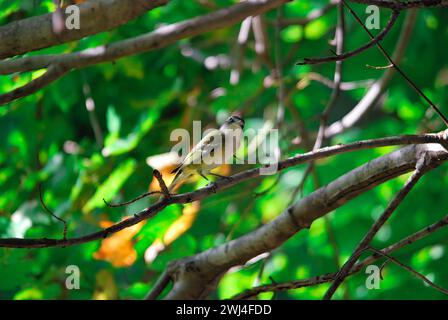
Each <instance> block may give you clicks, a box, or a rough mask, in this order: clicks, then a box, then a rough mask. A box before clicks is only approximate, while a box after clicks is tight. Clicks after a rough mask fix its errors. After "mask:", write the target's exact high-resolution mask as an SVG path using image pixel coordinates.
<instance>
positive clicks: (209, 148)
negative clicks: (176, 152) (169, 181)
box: [182, 129, 224, 166]
mask: <svg viewBox="0 0 448 320" xmlns="http://www.w3.org/2000/svg"><path fill="white" fill-rule="evenodd" d="M223 143H224V136H223V133H222V132H221V131H220V130H218V129H214V130H212V131H210V132H209V133H207V134H206V135H205V137H203V138H202V139H201V141H199V142H198V144H196V145H195V146H194V147H193V149H191V151H190V152H189V153H188V154H187V156H186V157H185V159H184V161H183V162H182V166H184V165H187V164H191V163H193V164H195V163H201V162H202V159H203V158H205V157H207V156H208V155H210V154H211V153H212V152H213V151H214V150H215V149H217V148H220V147H222V144H223Z"/></svg>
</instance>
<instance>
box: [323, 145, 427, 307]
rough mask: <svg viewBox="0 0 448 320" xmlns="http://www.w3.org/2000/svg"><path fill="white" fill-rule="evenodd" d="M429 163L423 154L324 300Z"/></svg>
mask: <svg viewBox="0 0 448 320" xmlns="http://www.w3.org/2000/svg"><path fill="white" fill-rule="evenodd" d="M428 162H429V160H428V158H427V156H426V154H425V153H423V154H421V156H420V158H419V159H418V160H417V163H416V167H415V171H414V172H413V174H412V175H411V176H410V177H409V179H408V180H407V181H406V183H405V184H404V186H403V188H402V189H401V190H400V191H399V192H398V193H397V195H396V196H395V198H394V199H393V200H392V201H391V202H390V204H389V205H388V206H387V208H386V210H384V212H383V214H382V215H381V216H380V217H379V218H378V220H377V221H376V222H375V223H374V224H373V226H372V227H371V228H370V230H369V231H368V232H367V234H366V235H365V236H364V238H363V239H362V240H361V242H360V243H359V244H358V245H357V247H356V249H355V250H354V251H353V253H352V255H351V256H350V258H349V259H348V261H347V262H346V263H345V264H344V266H343V267H342V268H341V270H340V271H339V272H338V274H337V275H336V278H335V279H334V281H333V283H332V284H331V286H330V288H329V289H328V290H327V292H326V293H325V296H324V300H329V299H331V297H332V296H333V294H334V293H335V292H336V290H337V289H338V287H339V286H340V285H341V283H342V282H343V281H344V279H345V277H346V276H347V275H348V273H349V272H350V270H351V268H352V267H353V266H354V265H355V263H356V261H357V260H358V258H359V257H360V255H361V253H362V252H363V251H364V250H366V249H367V248H368V246H369V244H370V242H371V241H372V239H373V237H375V235H376V234H377V232H378V231H379V230H380V229H381V227H382V226H383V225H384V224H385V223H386V222H387V220H388V219H389V218H390V217H391V215H392V213H393V212H394V211H395V209H397V207H398V206H399V205H400V203H401V202H402V201H403V200H404V198H405V197H406V196H407V195H408V193H409V192H410V191H411V190H412V188H413V187H414V186H415V185H416V184H417V182H418V181H419V180H420V178H421V177H422V176H423V175H424V174H425V173H426V172H427V168H426V166H427V164H428Z"/></svg>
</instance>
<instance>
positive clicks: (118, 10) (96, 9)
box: [0, 0, 168, 59]
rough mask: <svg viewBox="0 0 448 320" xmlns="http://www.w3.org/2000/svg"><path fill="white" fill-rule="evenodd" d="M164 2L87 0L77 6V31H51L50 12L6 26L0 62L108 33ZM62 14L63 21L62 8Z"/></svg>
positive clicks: (1, 34) (1, 36)
mask: <svg viewBox="0 0 448 320" xmlns="http://www.w3.org/2000/svg"><path fill="white" fill-rule="evenodd" d="M167 2H168V0H96V1H87V2H84V3H82V4H80V5H79V6H78V7H79V9H80V21H81V28H80V29H79V30H76V29H73V30H68V29H66V28H64V29H63V31H62V32H61V33H59V34H57V33H55V32H54V31H53V22H52V15H53V14H52V13H49V14H45V15H42V16H37V17H31V18H28V19H23V20H20V21H15V22H12V23H9V24H7V25H5V26H3V27H1V28H0V39H2V41H1V42H0V59H3V58H8V57H12V56H14V55H18V54H22V53H26V52H29V51H33V50H38V49H42V48H47V47H51V46H54V45H58V44H61V43H66V42H69V41H73V40H79V39H81V38H84V37H86V36H89V35H92V34H97V33H100V32H103V31H107V30H111V29H113V28H116V27H118V26H120V25H123V24H125V23H127V22H128V21H130V20H132V19H135V18H136V17H138V16H140V15H142V14H144V13H145V12H147V11H149V10H151V9H154V8H156V7H159V6H161V5H164V4H166V3H167ZM62 13H63V16H64V18H65V17H66V15H65V12H64V9H62ZM30 31H32V32H30Z"/></svg>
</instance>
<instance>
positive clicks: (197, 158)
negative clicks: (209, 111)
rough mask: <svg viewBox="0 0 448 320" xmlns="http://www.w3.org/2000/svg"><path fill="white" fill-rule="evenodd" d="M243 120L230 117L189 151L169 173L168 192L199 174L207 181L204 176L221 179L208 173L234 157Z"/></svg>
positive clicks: (239, 141) (240, 137)
mask: <svg viewBox="0 0 448 320" xmlns="http://www.w3.org/2000/svg"><path fill="white" fill-rule="evenodd" d="M243 129H244V120H243V119H242V118H241V117H239V116H236V115H233V116H230V117H229V118H228V119H227V120H226V121H225V122H224V123H223V125H222V126H221V127H220V128H219V129H213V130H211V131H210V132H209V133H208V134H206V135H205V137H203V138H202V139H201V141H199V142H198V144H197V145H195V146H194V147H193V149H191V151H190V152H189V153H188V154H187V156H186V157H185V159H184V160H183V161H182V163H181V164H180V165H179V166H178V167H177V168H175V169H174V170H173V171H171V173H172V174H174V173H175V174H176V175H175V176H174V179H173V182H171V184H170V186H169V187H168V190H169V191H170V192H171V190H173V189H174V187H175V186H176V185H177V184H178V183H179V182H181V181H183V180H186V179H188V178H189V177H190V176H192V175H193V174H199V175H200V176H202V177H203V178H204V179H206V180H208V179H207V177H206V175H207V174H211V175H214V176H218V177H221V178H227V177H223V176H221V175H218V174H216V173H211V172H210V171H211V170H213V169H214V168H217V167H219V166H220V165H222V164H224V163H227V161H228V160H229V158H230V157H232V156H234V155H235V152H236V151H237V150H238V148H239V146H240V144H241V139H242V137H243Z"/></svg>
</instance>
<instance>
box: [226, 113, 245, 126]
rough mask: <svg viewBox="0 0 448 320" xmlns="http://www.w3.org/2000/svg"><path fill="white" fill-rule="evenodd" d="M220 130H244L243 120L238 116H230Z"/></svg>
mask: <svg viewBox="0 0 448 320" xmlns="http://www.w3.org/2000/svg"><path fill="white" fill-rule="evenodd" d="M222 128H226V129H241V130H242V129H244V119H243V118H241V117H239V116H235V115H233V116H230V117H228V118H227V120H226V121H225V122H224V123H223V125H222Z"/></svg>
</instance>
